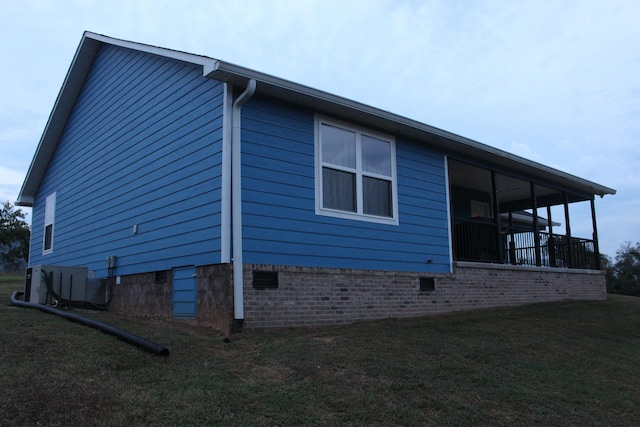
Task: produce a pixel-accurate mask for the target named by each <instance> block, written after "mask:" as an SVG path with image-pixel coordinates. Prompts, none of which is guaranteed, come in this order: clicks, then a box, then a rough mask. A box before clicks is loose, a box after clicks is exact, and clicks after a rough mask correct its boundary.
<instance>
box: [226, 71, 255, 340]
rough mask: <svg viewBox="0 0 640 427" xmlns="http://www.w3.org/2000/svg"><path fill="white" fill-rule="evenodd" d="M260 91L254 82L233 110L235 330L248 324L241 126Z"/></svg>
mask: <svg viewBox="0 0 640 427" xmlns="http://www.w3.org/2000/svg"><path fill="white" fill-rule="evenodd" d="M255 91H256V81H255V80H254V79H250V80H249V82H248V83H247V88H246V89H245V91H244V92H242V94H241V95H240V96H239V97H238V99H236V100H235V101H234V102H233V107H232V108H231V115H232V119H231V120H232V123H233V125H232V127H231V219H232V230H231V231H232V233H233V236H232V243H233V318H234V323H235V324H234V329H235V330H236V331H241V330H242V325H243V324H244V291H243V284H244V279H243V269H242V266H243V260H242V158H241V154H242V153H241V149H242V144H241V142H242V140H241V128H242V127H241V124H242V115H241V111H240V110H241V109H242V106H243V105H244V104H245V102H247V101H248V100H249V98H251V97H252V96H253V94H254V93H255Z"/></svg>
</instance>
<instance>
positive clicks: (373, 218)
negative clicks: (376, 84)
mask: <svg viewBox="0 0 640 427" xmlns="http://www.w3.org/2000/svg"><path fill="white" fill-rule="evenodd" d="M323 124H326V125H329V126H333V127H337V128H341V129H344V130H348V131H351V132H354V133H355V134H356V168H355V169H353V170H349V171H350V172H351V171H355V173H356V212H348V211H341V210H337V209H330V208H325V207H324V206H323V200H322V198H323V189H322V185H323V179H322V170H323V167H325V166H326V167H329V168H332V169H338V170H339V169H341V168H340V167H336V165H334V164H331V163H324V162H323V161H322V141H321V132H320V129H321V126H322V125H323ZM363 134H364V135H368V136H371V137H374V138H377V139H380V140H383V141H387V142H389V143H390V148H391V177H388V176H382V175H376V174H374V173H370V172H366V171H363V170H362V148H361V135H363ZM314 139H315V182H316V200H315V202H316V215H323V216H330V217H334V218H342V219H351V220H357V221H368V222H375V223H379V224H388V225H398V224H399V220H398V175H397V171H396V140H395V138H394V137H393V136H390V135H386V134H382V133H379V132H376V131H373V130H371V129H367V128H364V127H361V126H356V125H352V124H349V123H345V122H342V121H338V120H335V119H330V118H328V117H324V116H321V115H316V116H315V131H314ZM363 177H372V178H379V179H384V180H387V181H391V213H392V216H391V217H384V216H377V215H370V214H365V213H364V212H363V209H364V202H363V188H362V187H363V184H362V183H363Z"/></svg>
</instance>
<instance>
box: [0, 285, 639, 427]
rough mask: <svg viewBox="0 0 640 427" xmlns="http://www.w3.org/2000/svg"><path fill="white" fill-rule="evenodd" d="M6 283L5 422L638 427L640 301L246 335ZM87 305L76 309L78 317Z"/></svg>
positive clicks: (0, 318) (616, 299)
mask: <svg viewBox="0 0 640 427" xmlns="http://www.w3.org/2000/svg"><path fill="white" fill-rule="evenodd" d="M22 282H23V279H22V277H17V278H16V277H7V276H0V325H1V326H0V328H1V329H0V349H1V351H0V425H9V426H10V425H36V424H39V425H123V426H125V425H126V426H129V425H225V426H228V425H248V426H255V425H286V426H289V425H355V426H361V425H362V426H364V425H366V426H392V425H398V426H406V425H438V426H443V425H445V426H446V425H491V426H501V425H523V426H525V425H526V426H530V425H545V426H552V425H558V426H560V425H561V426H566V425H585V426H590V425H594V426H595V425H637V424H638V404H639V403H640V298H636V299H634V298H632V297H622V296H610V297H609V300H608V301H606V302H561V303H552V304H537V305H531V306H526V307H519V308H509V309H499V310H484V311H476V312H470V313H455V314H450V315H443V316H434V317H425V318H420V319H403V320H384V321H377V322H363V323H359V324H355V325H350V326H344V327H324V328H313V329H288V330H277V331H270V332H245V333H244V334H242V335H243V336H242V339H240V340H237V341H235V342H233V343H223V341H222V338H221V337H220V336H218V335H216V333H215V332H214V331H211V330H209V329H204V328H200V327H194V326H191V325H188V324H185V323H181V322H171V321H168V320H159V319H151V318H140V317H127V316H119V315H116V314H113V313H99V312H91V313H87V315H90V316H91V317H95V318H98V319H100V320H103V321H105V322H107V323H110V324H113V325H115V326H119V327H124V328H125V329H127V330H129V331H130V332H133V333H135V334H138V335H141V336H143V337H145V338H148V339H150V340H153V341H155V342H158V343H160V344H163V345H166V346H167V347H168V348H169V349H170V351H171V355H170V356H169V357H158V356H154V355H151V354H148V353H145V352H143V351H141V350H139V349H137V348H135V347H133V346H130V345H127V344H125V343H123V342H121V341H119V340H117V339H115V338H114V337H112V336H109V335H104V334H101V333H99V332H97V331H96V330H94V329H90V328H87V327H84V326H80V325H78V324H74V323H71V322H68V321H66V320H64V319H61V318H58V317H55V316H51V315H48V314H45V313H42V312H40V311H38V310H30V309H23V308H16V307H12V306H10V303H9V296H10V293H11V291H13V290H21V289H22V287H23V285H22ZM76 311H77V312H81V311H80V310H76Z"/></svg>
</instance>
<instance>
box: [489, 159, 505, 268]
mask: <svg viewBox="0 0 640 427" xmlns="http://www.w3.org/2000/svg"><path fill="white" fill-rule="evenodd" d="M491 192H492V193H493V212H494V215H495V218H494V219H495V222H496V235H495V239H494V240H495V244H496V261H497V262H499V263H503V262H504V249H503V247H502V236H501V234H500V231H501V230H502V218H500V200H498V188H497V186H496V173H495V171H491Z"/></svg>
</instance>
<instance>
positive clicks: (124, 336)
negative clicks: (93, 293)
mask: <svg viewBox="0 0 640 427" xmlns="http://www.w3.org/2000/svg"><path fill="white" fill-rule="evenodd" d="M23 295H24V292H20V291H15V292H14V293H13V294H12V295H11V304H13V305H15V306H16V307H23V308H35V309H38V310H40V311H44V312H45V313H49V314H55V315H57V316H60V317H64V318H65V319H67V320H70V321H72V322H77V323H80V324H81V325H85V326H89V327H92V328H94V329H98V330H99V331H100V332H104V333H105V334H109V335H113V336H115V337H117V338H118V339H120V340H122V341H124V342H126V343H128V344H131V345H134V346H136V347H138V348H141V349H142V350H145V351H148V352H149V353H153V354H155V355H158V356H168V355H169V349H168V348H166V347H164V346H162V345H160V344H156V343H154V342H151V341H149V340H146V339H144V338H142V337H139V336H137V335H134V334H132V333H130V332H128V331H125V330H124V329H120V328H116V327H115V326H111V325H108V324H106V323H103V322H100V321H97V320H94V319H90V318H88V317H84V316H79V315H77V314H75V313H69V312H67V311H62V310H58V309H57V308H53V307H49V306H47V305H42V304H35V303H31V302H25V301H21V300H19V299H18V298H19V297H21V296H23Z"/></svg>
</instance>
